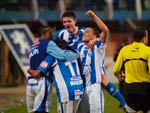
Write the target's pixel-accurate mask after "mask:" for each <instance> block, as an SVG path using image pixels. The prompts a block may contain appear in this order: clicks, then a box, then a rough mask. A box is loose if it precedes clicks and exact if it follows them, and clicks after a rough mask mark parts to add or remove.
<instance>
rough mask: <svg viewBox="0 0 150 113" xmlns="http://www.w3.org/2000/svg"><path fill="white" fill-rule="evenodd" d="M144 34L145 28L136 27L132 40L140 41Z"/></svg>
mask: <svg viewBox="0 0 150 113" xmlns="http://www.w3.org/2000/svg"><path fill="white" fill-rule="evenodd" d="M145 36H146V29H144V28H141V27H138V28H136V29H135V30H134V32H133V38H134V41H136V42H140V41H141V40H142V39H143V38H144V37H145Z"/></svg>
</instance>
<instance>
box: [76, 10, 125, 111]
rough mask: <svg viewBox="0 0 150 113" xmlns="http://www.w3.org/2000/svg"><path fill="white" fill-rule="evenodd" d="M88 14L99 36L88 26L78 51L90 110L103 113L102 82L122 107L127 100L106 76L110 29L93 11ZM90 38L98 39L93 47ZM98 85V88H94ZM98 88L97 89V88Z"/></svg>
mask: <svg viewBox="0 0 150 113" xmlns="http://www.w3.org/2000/svg"><path fill="white" fill-rule="evenodd" d="M86 15H87V16H89V17H91V18H93V19H94V21H95V23H96V24H97V25H98V27H99V28H100V30H101V31H102V32H101V33H100V36H99V38H98V39H97V38H96V33H95V31H94V29H93V28H90V27H89V28H86V30H85V31H84V33H83V37H82V41H83V43H79V44H78V45H77V51H78V52H79V53H80V56H81V61H82V65H83V73H84V75H85V78H86V91H87V93H88V96H89V104H90V112H93V111H94V112H96V113H102V112H103V111H104V110H103V104H104V103H103V99H102V98H103V94H102V89H101V85H100V83H102V84H103V85H104V86H105V89H106V90H107V91H108V92H109V93H110V94H111V95H112V96H114V97H115V98H117V99H118V100H119V101H120V102H121V105H122V107H124V106H125V100H124V98H123V96H122V95H121V93H120V92H119V90H118V89H117V88H116V87H115V86H114V85H113V84H112V83H111V82H108V80H107V79H106V77H105V76H104V74H105V73H104V56H105V48H106V42H107V41H108V38H109V29H108V28H107V26H106V25H105V24H104V23H103V21H102V20H101V19H100V18H99V17H98V16H97V15H96V14H95V13H94V12H93V11H90V10H89V11H87V12H86ZM90 40H96V44H95V46H94V48H93V49H89V48H88V47H87V45H88V43H89V41H90ZM94 87H97V88H94ZM95 89H97V90H95Z"/></svg>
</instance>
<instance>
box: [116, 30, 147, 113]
mask: <svg viewBox="0 0 150 113" xmlns="http://www.w3.org/2000/svg"><path fill="white" fill-rule="evenodd" d="M133 38H134V42H133V43H132V44H130V45H127V46H124V47H123V48H122V49H121V51H120V53H119V55H118V58H117V60H116V63H115V64H114V68H113V72H114V74H115V75H116V76H117V77H119V75H120V73H121V70H122V68H123V67H124V68H125V94H124V96H125V100H126V103H127V106H126V111H127V113H137V112H138V111H143V113H150V48H149V47H148V46H146V44H147V42H148V32H147V30H145V29H142V28H137V29H135V31H134V33H133Z"/></svg>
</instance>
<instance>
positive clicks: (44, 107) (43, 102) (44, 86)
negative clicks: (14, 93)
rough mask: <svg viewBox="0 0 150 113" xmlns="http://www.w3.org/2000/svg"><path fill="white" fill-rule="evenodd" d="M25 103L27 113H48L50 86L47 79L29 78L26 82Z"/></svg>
mask: <svg viewBox="0 0 150 113" xmlns="http://www.w3.org/2000/svg"><path fill="white" fill-rule="evenodd" d="M26 103H27V109H28V113H31V112H35V111H37V112H42V111H43V112H49V110H50V107H51V103H52V85H51V83H50V81H49V80H48V79H46V78H45V77H41V78H40V79H39V80H36V79H34V78H31V79H29V80H28V82H27V89H26Z"/></svg>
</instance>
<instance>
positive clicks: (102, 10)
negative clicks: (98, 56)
mask: <svg viewBox="0 0 150 113" xmlns="http://www.w3.org/2000/svg"><path fill="white" fill-rule="evenodd" d="M89 9H91V10H93V11H94V12H95V13H96V14H97V15H98V16H99V17H100V18H101V19H102V20H103V21H104V22H105V24H106V25H107V26H108V27H109V29H110V32H111V39H110V42H109V44H108V47H107V50H106V60H105V67H106V71H107V75H108V79H109V80H110V81H112V82H117V79H116V77H114V75H113V73H112V68H113V64H114V55H115V53H116V50H117V48H118V47H120V46H121V45H122V43H123V40H124V39H125V38H130V37H132V36H131V31H132V29H134V28H135V27H136V26H144V27H145V28H147V30H148V31H150V0H0V25H8V24H19V23H25V24H27V25H28V27H29V28H30V30H31V32H32V33H33V34H36V32H37V28H38V27H39V26H40V25H49V26H51V27H52V28H53V29H54V30H55V31H57V30H58V29H60V28H62V27H63V26H62V24H61V21H60V17H61V15H62V14H63V13H64V12H65V11H67V10H72V11H74V12H75V14H76V17H77V20H78V22H77V25H79V26H80V25H81V26H91V27H96V25H95V23H94V22H93V21H92V20H91V19H89V18H87V17H86V16H84V13H85V11H87V10H89ZM25 82H26V78H25V76H24V74H23V72H22V70H21V68H20V66H19V65H18V62H17V61H16V58H15V57H14V55H13V54H12V52H11V51H10V49H9V47H8V45H7V43H6V42H5V41H4V39H3V37H0V85H6V86H18V85H20V84H24V83H25Z"/></svg>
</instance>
